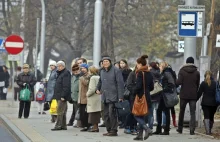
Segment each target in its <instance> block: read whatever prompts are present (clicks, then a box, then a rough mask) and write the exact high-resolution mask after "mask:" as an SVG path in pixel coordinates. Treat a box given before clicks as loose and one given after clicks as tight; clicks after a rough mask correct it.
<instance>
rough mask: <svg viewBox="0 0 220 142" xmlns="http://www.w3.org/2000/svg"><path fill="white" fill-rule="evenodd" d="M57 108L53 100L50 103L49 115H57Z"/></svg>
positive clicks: (55, 101)
mask: <svg viewBox="0 0 220 142" xmlns="http://www.w3.org/2000/svg"><path fill="white" fill-rule="evenodd" d="M57 107H58V104H57V100H56V99H53V100H52V102H51V105H50V114H51V115H57Z"/></svg>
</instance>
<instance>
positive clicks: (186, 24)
mask: <svg viewBox="0 0 220 142" xmlns="http://www.w3.org/2000/svg"><path fill="white" fill-rule="evenodd" d="M197 13H198V12H194V11H193V12H188V11H179V15H178V16H179V19H178V20H179V21H178V23H179V25H178V32H179V36H185V37H197V28H198V27H197V26H198V18H197V16H198V15H197Z"/></svg>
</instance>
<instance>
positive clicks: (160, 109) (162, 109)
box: [157, 97, 170, 132]
mask: <svg viewBox="0 0 220 142" xmlns="http://www.w3.org/2000/svg"><path fill="white" fill-rule="evenodd" d="M162 112H164V113H165V115H166V126H165V129H164V131H165V132H169V131H170V108H167V107H166V106H165V104H164V100H163V98H162V97H161V100H160V103H159V106H158V109H157V119H158V120H157V121H158V122H157V123H158V124H157V131H160V132H161V129H162V127H161V124H162Z"/></svg>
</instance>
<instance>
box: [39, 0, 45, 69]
mask: <svg viewBox="0 0 220 142" xmlns="http://www.w3.org/2000/svg"><path fill="white" fill-rule="evenodd" d="M41 7H42V19H41V38H40V71H41V72H42V73H44V51H45V28H46V21H45V15H46V12H45V2H44V0H41Z"/></svg>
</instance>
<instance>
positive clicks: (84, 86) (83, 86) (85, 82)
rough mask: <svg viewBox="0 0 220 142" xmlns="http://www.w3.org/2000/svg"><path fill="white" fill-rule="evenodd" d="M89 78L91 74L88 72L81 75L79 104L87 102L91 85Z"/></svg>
mask: <svg viewBox="0 0 220 142" xmlns="http://www.w3.org/2000/svg"><path fill="white" fill-rule="evenodd" d="M89 78H90V76H89V75H88V74H87V75H84V76H81V77H80V78H79V98H78V103H79V104H87V97H86V93H87V91H88V87H89Z"/></svg>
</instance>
